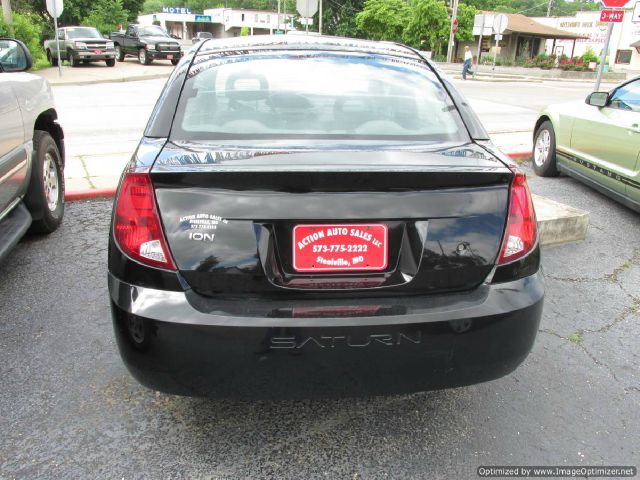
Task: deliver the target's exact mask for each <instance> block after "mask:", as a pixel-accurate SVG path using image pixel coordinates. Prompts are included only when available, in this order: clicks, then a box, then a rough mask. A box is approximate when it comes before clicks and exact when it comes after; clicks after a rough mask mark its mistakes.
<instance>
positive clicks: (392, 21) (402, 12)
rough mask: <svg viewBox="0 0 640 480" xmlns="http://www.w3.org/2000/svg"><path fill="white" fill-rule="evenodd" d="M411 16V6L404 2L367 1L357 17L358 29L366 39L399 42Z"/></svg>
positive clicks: (386, 0)
mask: <svg viewBox="0 0 640 480" xmlns="http://www.w3.org/2000/svg"><path fill="white" fill-rule="evenodd" d="M420 1H427V2H429V1H433V0H418V2H420ZM411 15H412V12H411V9H410V8H409V5H408V4H407V3H405V2H404V1H403V0H366V1H365V3H364V9H363V10H362V11H361V12H360V13H358V14H357V15H356V27H357V28H358V31H359V33H360V34H361V35H363V36H365V37H366V38H370V39H372V40H390V41H398V40H400V39H401V38H402V33H403V31H404V29H405V25H407V23H408V22H409V21H410V17H411Z"/></svg>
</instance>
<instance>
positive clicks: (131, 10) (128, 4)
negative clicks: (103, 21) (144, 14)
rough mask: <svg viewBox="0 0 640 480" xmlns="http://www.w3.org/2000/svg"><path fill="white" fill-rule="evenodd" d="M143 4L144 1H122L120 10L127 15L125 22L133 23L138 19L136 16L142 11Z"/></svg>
mask: <svg viewBox="0 0 640 480" xmlns="http://www.w3.org/2000/svg"><path fill="white" fill-rule="evenodd" d="M143 4H144V0H122V8H124V9H125V10H126V11H127V12H128V14H129V17H128V18H127V20H129V21H130V22H134V21H135V20H136V19H137V18H138V14H139V13H140V11H141V10H142V5H143Z"/></svg>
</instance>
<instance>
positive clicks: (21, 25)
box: [0, 12, 47, 70]
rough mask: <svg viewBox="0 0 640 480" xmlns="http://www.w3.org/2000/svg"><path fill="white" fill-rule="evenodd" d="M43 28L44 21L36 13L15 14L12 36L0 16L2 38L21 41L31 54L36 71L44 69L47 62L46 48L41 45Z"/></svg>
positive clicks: (0, 34) (0, 35)
mask: <svg viewBox="0 0 640 480" xmlns="http://www.w3.org/2000/svg"><path fill="white" fill-rule="evenodd" d="M42 26H43V21H42V19H41V18H40V17H39V16H38V15H37V14H35V13H18V12H13V25H12V27H13V35H12V34H11V29H9V26H8V25H7V24H6V23H4V20H3V18H2V17H1V16H0V37H13V38H17V39H18V40H21V41H22V42H23V43H24V44H25V45H26V46H27V48H28V49H29V51H30V52H31V56H32V57H33V68H34V70H37V69H39V68H42V66H43V63H46V61H47V58H46V55H45V53H44V48H43V46H42V44H41V43H40V37H41V35H42Z"/></svg>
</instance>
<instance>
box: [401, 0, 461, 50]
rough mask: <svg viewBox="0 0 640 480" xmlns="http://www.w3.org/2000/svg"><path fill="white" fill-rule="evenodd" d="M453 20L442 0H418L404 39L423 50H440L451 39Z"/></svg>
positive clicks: (414, 5) (412, 11)
mask: <svg viewBox="0 0 640 480" xmlns="http://www.w3.org/2000/svg"><path fill="white" fill-rule="evenodd" d="M450 27H451V21H450V19H449V15H448V13H447V7H446V5H445V3H444V2H443V1H441V0H416V1H415V2H414V3H413V5H412V8H411V14H410V19H409V22H408V23H407V26H406V28H405V29H404V32H403V36H402V39H403V40H404V42H405V43H407V44H409V45H411V46H413V47H415V48H419V49H422V50H431V51H433V52H440V50H441V47H442V45H443V44H446V42H447V41H448V39H449V29H450Z"/></svg>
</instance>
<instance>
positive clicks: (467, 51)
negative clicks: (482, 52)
mask: <svg viewBox="0 0 640 480" xmlns="http://www.w3.org/2000/svg"><path fill="white" fill-rule="evenodd" d="M472 60H473V54H472V53H471V48H469V45H467V46H466V47H464V64H463V65H462V79H463V80H466V79H467V73H470V74H471V75H473V72H472V71H471V61H472Z"/></svg>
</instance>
